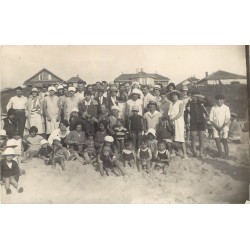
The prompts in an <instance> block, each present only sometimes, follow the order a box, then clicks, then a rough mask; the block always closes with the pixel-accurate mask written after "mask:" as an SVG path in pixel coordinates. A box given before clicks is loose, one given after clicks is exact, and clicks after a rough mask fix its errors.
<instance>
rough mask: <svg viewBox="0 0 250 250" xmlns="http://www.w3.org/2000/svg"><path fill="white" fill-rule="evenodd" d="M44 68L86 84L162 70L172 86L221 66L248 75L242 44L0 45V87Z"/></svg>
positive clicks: (9, 86)
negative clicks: (122, 74)
mask: <svg viewBox="0 0 250 250" xmlns="http://www.w3.org/2000/svg"><path fill="white" fill-rule="evenodd" d="M42 68H47V69H48V70H50V71H51V72H52V73H54V74H56V75H57V76H59V77H60V78H62V79H64V80H66V81H67V80H68V79H69V78H71V77H72V76H76V75H79V76H80V77H81V78H82V79H83V80H85V81H86V82H87V83H88V84H89V83H94V82H96V81H102V80H106V81H108V82H110V81H113V80H114V79H115V78H116V77H118V76H119V75H120V74H121V73H122V72H123V73H135V72H136V69H138V68H140V69H141V68H142V69H143V71H145V72H147V73H155V72H157V73H158V74H161V75H163V76H166V77H168V78H170V81H172V82H174V83H175V84H178V83H180V82H181V81H183V80H185V79H186V78H188V77H190V76H195V77H197V78H198V79H201V78H203V77H205V72H208V73H209V74H211V73H213V72H215V71H217V70H219V69H220V70H224V71H228V72H231V73H235V74H240V75H246V60H245V47H244V46H230V45H225V46H215V45H208V46H170V45H167V46H146V45H145V46H131V45H127V46H126V45H125V46H120V45H119V46H113V45H110V46H2V47H1V89H3V88H11V87H12V88H13V87H16V86H19V85H23V82H24V81H25V80H27V79H28V78H30V77H31V76H33V75H34V74H35V73H37V72H38V71H40V70H41V69H42Z"/></svg>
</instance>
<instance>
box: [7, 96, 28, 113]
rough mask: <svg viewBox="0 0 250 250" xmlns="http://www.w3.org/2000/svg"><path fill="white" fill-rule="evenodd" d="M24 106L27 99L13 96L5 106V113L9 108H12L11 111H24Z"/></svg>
mask: <svg viewBox="0 0 250 250" xmlns="http://www.w3.org/2000/svg"><path fill="white" fill-rule="evenodd" d="M26 104H27V97H25V96H23V95H22V96H21V97H17V96H13V97H11V98H10V100H9V102H8V104H7V106H6V109H7V111H8V110H9V109H10V108H13V109H26Z"/></svg>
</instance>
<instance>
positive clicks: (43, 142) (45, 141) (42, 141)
mask: <svg viewBox="0 0 250 250" xmlns="http://www.w3.org/2000/svg"><path fill="white" fill-rule="evenodd" d="M46 143H48V141H47V140H45V139H42V140H41V142H40V144H41V145H43V144H46Z"/></svg>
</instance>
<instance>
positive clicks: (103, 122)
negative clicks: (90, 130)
mask: <svg viewBox="0 0 250 250" xmlns="http://www.w3.org/2000/svg"><path fill="white" fill-rule="evenodd" d="M101 124H102V125H103V126H104V128H105V129H107V127H106V125H105V123H104V122H99V123H98V129H100V125H101Z"/></svg>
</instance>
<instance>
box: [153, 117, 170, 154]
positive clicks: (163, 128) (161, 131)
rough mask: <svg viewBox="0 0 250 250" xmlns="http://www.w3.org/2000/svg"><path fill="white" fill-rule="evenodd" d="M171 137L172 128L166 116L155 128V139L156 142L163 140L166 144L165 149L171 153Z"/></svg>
mask: <svg viewBox="0 0 250 250" xmlns="http://www.w3.org/2000/svg"><path fill="white" fill-rule="evenodd" d="M172 136H173V127H172V126H171V124H170V119H169V117H168V116H165V117H162V118H161V119H160V123H159V126H158V128H157V133H156V138H157V140H158V141H159V140H164V141H165V142H166V144H167V147H168V148H169V150H170V153H171V152H172Z"/></svg>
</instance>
